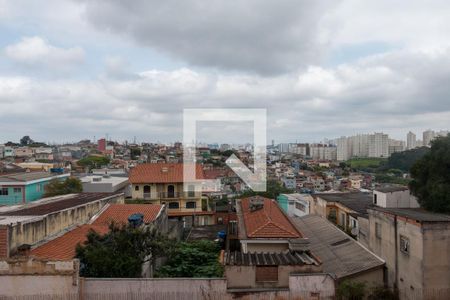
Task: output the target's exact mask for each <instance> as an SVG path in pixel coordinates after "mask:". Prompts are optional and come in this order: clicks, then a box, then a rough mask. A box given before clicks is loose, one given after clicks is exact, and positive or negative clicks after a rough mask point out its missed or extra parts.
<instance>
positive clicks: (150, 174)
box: [129, 163, 205, 183]
mask: <svg viewBox="0 0 450 300" xmlns="http://www.w3.org/2000/svg"><path fill="white" fill-rule="evenodd" d="M129 177H130V182H131V183H178V182H183V164H181V163H173V164H160V163H158V164H141V165H137V166H136V167H135V168H133V169H132V170H131V172H130V176H129ZM196 178H197V179H204V178H205V176H204V173H203V168H202V166H201V165H198V164H197V165H196Z"/></svg>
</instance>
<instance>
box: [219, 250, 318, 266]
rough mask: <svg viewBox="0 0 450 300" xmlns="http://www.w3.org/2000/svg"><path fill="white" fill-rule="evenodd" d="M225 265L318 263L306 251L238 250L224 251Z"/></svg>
mask: <svg viewBox="0 0 450 300" xmlns="http://www.w3.org/2000/svg"><path fill="white" fill-rule="evenodd" d="M224 263H225V265H229V266H278V265H319V264H320V263H319V262H318V261H317V260H316V259H314V258H313V257H312V256H311V255H310V254H309V253H308V252H306V251H303V252H292V251H286V252H278V253H263V252H259V253H255V252H254V253H243V252H238V251H233V252H230V251H228V252H225V256H224Z"/></svg>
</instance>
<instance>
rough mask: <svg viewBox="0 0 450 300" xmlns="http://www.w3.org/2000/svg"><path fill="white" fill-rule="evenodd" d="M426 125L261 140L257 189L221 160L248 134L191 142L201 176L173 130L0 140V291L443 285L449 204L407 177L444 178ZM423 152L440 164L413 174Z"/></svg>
mask: <svg viewBox="0 0 450 300" xmlns="http://www.w3.org/2000/svg"><path fill="white" fill-rule="evenodd" d="M428 136H429V131H428V132H425V133H424V141H425V143H423V142H420V143H417V141H414V143H413V142H411V141H410V139H411V133H408V136H407V138H408V143H407V144H405V143H404V142H401V141H395V142H393V141H391V140H390V139H388V137H387V135H385V134H374V135H358V136H356V137H350V138H338V139H336V140H329V141H327V143H321V144H306V143H301V144H299V143H290V144H283V143H282V144H278V145H276V144H275V143H274V142H272V144H271V145H268V146H267V190H266V191H265V192H254V191H252V190H251V189H250V188H248V187H247V186H246V184H245V183H244V182H243V181H242V179H241V178H240V177H239V176H237V175H236V174H235V173H234V172H233V171H232V170H231V169H230V168H228V167H227V165H226V160H227V158H228V157H229V156H231V155H233V154H234V155H236V156H237V157H238V158H239V159H240V160H241V161H242V162H243V163H244V164H245V165H247V166H249V167H251V166H252V164H253V149H252V145H251V144H245V145H228V144H220V145H219V144H199V145H197V147H196V165H195V172H196V179H197V180H200V181H202V180H203V181H206V180H212V179H214V180H216V181H214V182H215V185H213V187H212V188H211V185H208V189H205V188H203V190H202V189H200V190H199V189H196V188H195V185H196V184H198V183H197V182H185V181H184V178H183V172H184V169H183V145H182V144H181V143H173V144H155V143H140V144H137V143H122V144H120V143H117V142H115V141H111V140H106V139H104V138H102V139H100V140H98V141H96V142H95V143H93V142H92V141H89V140H83V141H80V142H78V143H73V144H67V145H47V144H44V143H41V142H34V141H33V140H32V139H31V138H30V137H28V136H25V137H23V138H22V139H21V140H20V141H19V142H18V143H14V142H8V143H6V144H5V145H1V146H0V158H1V160H0V192H1V194H0V258H1V259H2V261H1V262H0V264H1V266H2V267H1V270H0V282H1V292H2V295H5V296H8V295H9V296H14V295H24V296H25V295H33V294H42V295H47V296H48V297H51V295H53V293H57V294H64V295H66V296H65V297H88V298H89V297H113V295H114V296H116V297H119V296H120V297H124V298H125V297H127V296H130V295H139V293H144V292H143V291H144V290H145V291H146V293H148V295H152V296H154V297H157V298H160V297H161V298H164V297H166V296H167V295H171V296H172V297H175V298H179V299H184V298H186V299H188V298H189V299H191V298H199V297H200V298H201V297H205V295H209V296H208V297H213V298H214V299H215V298H217V299H218V298H220V299H224V298H226V299H228V298H229V299H233V298H236V297H238V298H239V297H244V296H245V297H275V298H280V299H284V298H285V299H288V298H291V297H294V296H295V297H300V298H302V299H334V298H335V297H340V298H343V299H356V298H352V297H359V296H358V295H362V296H361V297H363V296H365V297H369V298H370V297H371V299H380V297H382V298H383V299H397V297H400V299H445V298H447V297H450V281H449V278H450V263H449V262H450V256H449V255H450V251H449V246H450V214H449V213H450V204H449V203H450V202H449V198H448V193H447V194H445V193H444V194H441V195H438V196H439V197H443V198H442V199H441V201H440V202H439V201H438V200H439V199H438V200H436V199H433V200H430V199H431V195H428V194H429V192H426V191H425V190H423V189H424V188H426V187H423V184H424V182H422V181H423V180H426V179H427V178H428V177H430V180H431V177H433V176H434V177H437V176H441V175H442V176H443V177H442V178H447V179H446V180H447V181H446V182H445V183H444V184H445V185H446V187H443V189H445V188H446V189H448V186H449V181H448V164H449V161H448V153H449V152H450V135H447V136H446V134H444V132H442V131H441V132H440V133H437V134H433V135H432V137H431V138H429V139H428ZM343 141H344V144H342V143H343ZM394 144H395V146H394ZM373 148H375V150H374V149H373ZM343 151H344V153H343ZM442 151H444V153H446V154H447V157H443V156H435V154H436V153H443V152H442ZM431 160H433V163H430V166H431V165H436V164H438V165H439V164H446V167H445V168H444V170H443V171H444V172H445V171H447V174H439V170H438V169H431V168H430V169H429V170H428V171H426V172H428V173H427V174H431V173H430V172H433V173H432V174H434V175H429V176H428V177H427V178H425V179H424V178H423V177H421V175H420V172H419V173H418V171H417V170H416V169H417V168H420V166H421V164H423V163H424V162H425V161H431ZM439 162H440V163H439ZM426 184H427V183H425V186H426ZM428 184H432V182H431V181H428ZM447 191H448V190H447ZM433 192H434V193H435V194H436V193H437V191H433ZM427 193H428V194H427ZM435 196H436V195H435ZM105 278H106V279H105ZM124 278H128V279H127V280H126V281H124ZM140 278H149V280H148V281H140V280H139V279H140ZM38 286H39V288H38V290H37V289H36V288H37V287H38ZM18 287H20V289H18ZM144 294H145V293H144ZM118 295H119V296H118ZM245 297H244V298H245ZM349 297H350V298H349ZM101 299H103V298H101ZM105 299H106V298H105ZM358 299H359V298H358Z"/></svg>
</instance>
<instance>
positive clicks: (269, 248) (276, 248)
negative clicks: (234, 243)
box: [241, 240, 289, 253]
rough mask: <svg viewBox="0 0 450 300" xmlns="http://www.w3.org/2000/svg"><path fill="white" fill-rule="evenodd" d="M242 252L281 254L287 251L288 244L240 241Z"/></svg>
mask: <svg viewBox="0 0 450 300" xmlns="http://www.w3.org/2000/svg"><path fill="white" fill-rule="evenodd" d="M241 245H242V251H243V252H244V253H247V252H281V251H285V250H288V249H289V243H288V242H287V241H285V242H280V243H270V242H269V241H268V242H267V243H264V242H262V243H261V242H260V243H257V242H252V241H251V240H246V241H242V240H241Z"/></svg>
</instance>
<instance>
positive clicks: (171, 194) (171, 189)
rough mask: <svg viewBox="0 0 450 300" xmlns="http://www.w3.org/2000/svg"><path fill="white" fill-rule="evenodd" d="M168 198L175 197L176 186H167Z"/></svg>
mask: <svg viewBox="0 0 450 300" xmlns="http://www.w3.org/2000/svg"><path fill="white" fill-rule="evenodd" d="M167 198H175V187H174V186H173V185H169V186H168V187H167Z"/></svg>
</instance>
